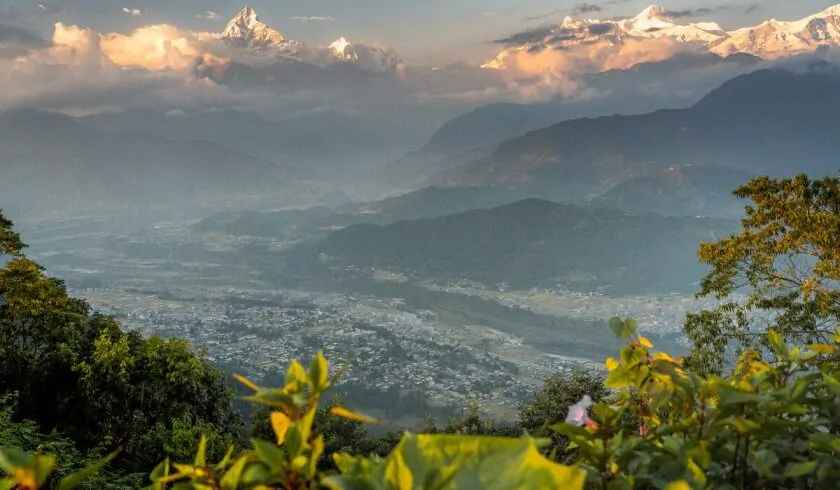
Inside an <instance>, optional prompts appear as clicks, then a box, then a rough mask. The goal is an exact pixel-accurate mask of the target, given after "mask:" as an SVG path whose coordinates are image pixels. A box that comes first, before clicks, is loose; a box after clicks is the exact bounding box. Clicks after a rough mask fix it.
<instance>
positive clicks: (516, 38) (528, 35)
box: [493, 25, 557, 46]
mask: <svg viewBox="0 0 840 490" xmlns="http://www.w3.org/2000/svg"><path fill="white" fill-rule="evenodd" d="M556 29H557V26H555V25H550V26H543V27H536V28H533V29H527V30H525V31H522V32H517V33H515V34H511V35H510V36H507V37H503V38H501V39H496V40H494V41H493V42H494V43H496V44H504V45H507V46H521V45H523V44H527V43H531V42H536V41H542V40H543V39H545V38H546V37H547V36H549V35H551V34H552V33H553V32H554V31H555V30H556Z"/></svg>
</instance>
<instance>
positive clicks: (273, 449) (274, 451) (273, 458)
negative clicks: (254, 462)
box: [251, 439, 286, 470]
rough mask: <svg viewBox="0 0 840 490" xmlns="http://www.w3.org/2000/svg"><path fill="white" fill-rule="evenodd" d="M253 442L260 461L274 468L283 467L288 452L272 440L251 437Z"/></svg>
mask: <svg viewBox="0 0 840 490" xmlns="http://www.w3.org/2000/svg"><path fill="white" fill-rule="evenodd" d="M251 444H253V445H254V450H255V451H256V452H257V456H259V458H260V461H262V462H263V463H265V464H266V466H268V467H269V468H271V469H272V470H275V469H277V468H280V467H282V466H283V463H284V462H285V461H286V454H285V453H284V452H283V450H282V449H280V448H279V447H277V446H276V445H274V444H271V443H270V442H265V441H261V440H259V439H251Z"/></svg>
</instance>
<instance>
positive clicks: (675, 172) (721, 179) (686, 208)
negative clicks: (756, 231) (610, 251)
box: [588, 165, 752, 218]
mask: <svg viewBox="0 0 840 490" xmlns="http://www.w3.org/2000/svg"><path fill="white" fill-rule="evenodd" d="M751 177H752V176H751V175H750V174H749V173H746V172H743V171H740V170H734V169H729V168H725V167H718V166H713V167H702V166H695V165H685V166H674V167H669V168H667V169H664V170H659V171H657V172H655V173H653V174H650V175H641V176H639V177H633V178H630V179H628V180H626V181H624V182H622V183H620V184H618V185H616V186H615V187H613V188H612V189H610V190H608V191H607V192H605V193H604V194H602V195H600V196H598V197H595V198H593V199H592V200H590V201H589V202H588V204H589V205H590V206H595V207H606V208H612V209H621V210H623V211H627V212H630V213H636V214H645V213H655V214H661V215H663V216H698V215H703V216H714V217H727V218H738V217H740V216H742V215H743V213H744V203H743V202H742V201H740V200H738V199H736V198H735V197H734V196H733V195H732V191H733V190H735V189H736V188H738V187H740V186H741V185H743V184H745V183H746V182H747V181H748V180H749V179H750V178H751Z"/></svg>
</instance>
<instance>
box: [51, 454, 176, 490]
mask: <svg viewBox="0 0 840 490" xmlns="http://www.w3.org/2000/svg"><path fill="white" fill-rule="evenodd" d="M118 454H120V449H117V450H116V451H114V452H112V453H111V454H109V455H107V456H105V457H104V458H102V459H100V460H99V461H95V462H93V463H91V464H89V465H88V466H86V467H85V468H84V469H83V470H81V471H77V472H76V473H73V474H71V475H67V476H65V477H64V478H62V479H61V483H59V485H58V488H59V490H70V489H72V488H76V487H78V486H79V485H80V484H81V483H82V482H83V481H84V480H85V479H87V478H90V477H91V476H93V475H95V474H97V473H99V472H100V471H102V468H104V467H105V466H106V465H107V464H108V463H110V462H111V461H113V459H114V458H116V457H117V455H118ZM164 463H168V461H166V462H164ZM164 463H161V464H164ZM167 466H168V464H167ZM155 471H157V468H155ZM153 475H154V473H153ZM161 476H163V475H161Z"/></svg>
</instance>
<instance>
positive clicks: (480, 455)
mask: <svg viewBox="0 0 840 490" xmlns="http://www.w3.org/2000/svg"><path fill="white" fill-rule="evenodd" d="M344 463H345V464H346V461H345V462H344ZM453 466H455V467H457V469H453V468H452V467H453ZM445 468H448V469H447V470H444V469H445ZM368 478H369V479H370V480H372V481H386V480H387V481H388V484H387V485H386V486H384V487H368V488H387V489H400V490H401V489H402V488H421V487H422V482H430V481H435V480H437V481H440V480H441V479H445V480H446V481H451V483H452V487H451V488H458V489H460V488H465V489H483V490H514V489H517V490H518V489H524V488H534V489H540V488H545V489H555V488H562V489H568V490H580V489H583V488H584V483H585V481H586V472H585V471H584V470H582V469H578V468H573V467H569V466H563V465H559V464H556V463H554V462H552V461H549V460H548V459H546V458H545V457H544V456H543V455H542V454H540V452H539V450H538V449H537V446H536V445H535V444H534V442H533V440H531V439H528V438H521V439H512V438H502V437H481V436H479V437H471V436H457V435H412V434H406V435H405V436H404V437H403V440H402V441H401V442H400V444H399V445H398V446H397V448H396V449H395V450H394V451H393V452H392V453H391V454H390V455H389V456H388V457H387V458H386V459H385V460H384V461H383V462H381V463H375V464H373V466H372V468H371V470H370V474H369V476H368ZM409 478H410V480H409ZM328 481H329V482H330V487H331V488H336V489H338V488H341V489H344V488H363V487H353V486H351V484H353V483H354V482H355V483H358V481H359V478H358V477H353V476H345V475H341V476H338V477H333V478H330V479H329V480H328ZM409 481H410V482H412V483H411V485H413V486H406V485H407V484H408V483H407V482H409ZM418 485H421V486H420V487H418Z"/></svg>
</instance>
